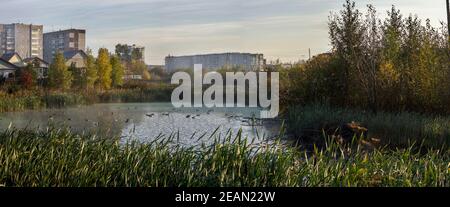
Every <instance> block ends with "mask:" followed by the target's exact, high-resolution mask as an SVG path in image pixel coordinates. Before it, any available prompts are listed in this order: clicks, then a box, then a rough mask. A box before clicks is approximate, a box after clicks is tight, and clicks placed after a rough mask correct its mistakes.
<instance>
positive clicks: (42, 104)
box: [0, 86, 172, 112]
mask: <svg viewBox="0 0 450 207" xmlns="http://www.w3.org/2000/svg"><path fill="white" fill-rule="evenodd" d="M171 90H172V89H171V88H170V87H169V86H158V87H152V88H143V89H141V88H126V89H114V90H109V91H96V90H95V91H77V90H73V91H66V92H61V91H44V90H35V91H20V92H17V93H14V94H8V93H4V92H0V112H11V111H24V110H33V109H40V108H60V107H67V106H73V105H85V104H94V103H117V102H155V101H158V102H162V101H170V94H171Z"/></svg>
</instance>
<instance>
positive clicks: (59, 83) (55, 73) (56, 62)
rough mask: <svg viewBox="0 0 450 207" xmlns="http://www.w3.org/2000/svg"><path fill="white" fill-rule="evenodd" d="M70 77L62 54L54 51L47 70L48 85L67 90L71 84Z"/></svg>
mask: <svg viewBox="0 0 450 207" xmlns="http://www.w3.org/2000/svg"><path fill="white" fill-rule="evenodd" d="M72 79H73V78H72V74H71V72H70V71H69V70H68V67H67V65H66V60H65V59H64V56H63V54H62V53H60V52H58V53H56V55H55V58H54V59H53V63H52V64H51V65H50V68H49V71H48V81H49V85H50V87H52V88H56V89H63V90H67V89H69V88H70V87H71V86H72Z"/></svg>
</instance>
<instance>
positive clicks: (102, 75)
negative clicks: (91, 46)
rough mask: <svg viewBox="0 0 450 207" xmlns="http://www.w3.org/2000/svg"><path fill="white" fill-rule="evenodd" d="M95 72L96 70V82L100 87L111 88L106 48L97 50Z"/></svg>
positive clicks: (109, 66) (109, 62)
mask: <svg viewBox="0 0 450 207" xmlns="http://www.w3.org/2000/svg"><path fill="white" fill-rule="evenodd" d="M96 66H97V72H98V84H99V86H100V87H101V88H102V89H106V90H108V89H110V88H111V83H112V80H111V72H112V67H111V61H110V57H109V53H108V49H106V48H100V49H99V51H98V57H97V61H96Z"/></svg>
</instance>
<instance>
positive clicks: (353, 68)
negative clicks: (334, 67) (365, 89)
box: [328, 0, 366, 104]
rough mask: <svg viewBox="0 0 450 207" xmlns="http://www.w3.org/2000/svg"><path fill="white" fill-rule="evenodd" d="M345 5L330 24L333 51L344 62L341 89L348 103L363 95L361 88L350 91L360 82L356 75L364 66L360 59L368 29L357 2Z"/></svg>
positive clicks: (331, 19) (333, 16) (348, 2)
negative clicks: (365, 26) (343, 82)
mask: <svg viewBox="0 0 450 207" xmlns="http://www.w3.org/2000/svg"><path fill="white" fill-rule="evenodd" d="M343 6H344V9H343V10H341V11H340V15H336V14H334V15H332V16H330V19H329V23H328V26H329V29H330V32H329V34H330V40H331V45H332V46H333V52H334V53H335V54H336V55H337V57H338V58H339V59H340V60H341V61H342V63H343V65H342V68H341V70H342V71H340V73H342V75H343V77H344V80H343V81H345V84H343V88H341V90H342V95H343V97H344V98H346V99H347V100H344V101H345V102H347V104H348V102H351V101H352V100H354V99H357V98H359V97H361V95H360V92H359V90H360V88H357V87H353V88H352V89H351V90H352V91H350V86H352V85H358V84H359V83H358V80H357V78H356V75H357V73H358V71H360V68H361V67H362V63H361V62H360V61H361V57H362V56H363V51H362V45H363V44H364V34H365V32H366V31H365V28H364V25H363V21H362V19H361V15H362V14H361V13H360V12H359V10H358V9H356V5H355V2H351V1H350V0H347V1H346V3H345V4H344V5H343Z"/></svg>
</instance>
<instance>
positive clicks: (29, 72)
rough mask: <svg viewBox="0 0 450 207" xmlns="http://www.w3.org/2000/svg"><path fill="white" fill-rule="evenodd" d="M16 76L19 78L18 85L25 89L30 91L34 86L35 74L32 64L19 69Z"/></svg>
mask: <svg viewBox="0 0 450 207" xmlns="http://www.w3.org/2000/svg"><path fill="white" fill-rule="evenodd" d="M17 75H18V76H19V78H20V79H19V80H20V84H21V85H22V87H24V88H25V89H31V88H33V87H34V86H35V85H36V78H37V74H36V71H35V70H34V67H33V65H32V64H29V65H27V66H26V67H25V68H22V69H20V70H19V73H18V74H17Z"/></svg>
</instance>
